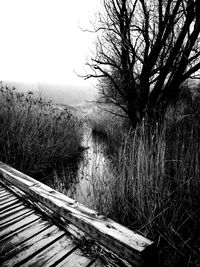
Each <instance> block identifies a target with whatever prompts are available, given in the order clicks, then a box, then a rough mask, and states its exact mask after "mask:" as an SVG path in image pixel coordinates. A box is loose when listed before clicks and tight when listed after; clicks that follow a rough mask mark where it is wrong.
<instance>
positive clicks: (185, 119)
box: [93, 102, 200, 266]
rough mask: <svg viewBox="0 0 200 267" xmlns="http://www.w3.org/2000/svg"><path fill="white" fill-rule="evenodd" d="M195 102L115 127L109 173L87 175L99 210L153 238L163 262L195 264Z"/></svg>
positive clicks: (199, 161) (198, 167)
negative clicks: (156, 119)
mask: <svg viewBox="0 0 200 267" xmlns="http://www.w3.org/2000/svg"><path fill="white" fill-rule="evenodd" d="M198 106H199V105H198V104H197V103H196V102H193V103H192V102H191V103H190V105H186V104H183V103H181V104H180V105H179V109H175V108H173V107H170V108H169V110H168V112H167V116H166V119H165V122H164V123H163V124H162V125H158V124H157V123H151V125H149V124H148V123H147V122H146V120H144V121H143V122H142V123H141V124H140V125H138V127H137V128H136V129H135V131H134V132H133V131H130V132H129V133H128V132H126V135H124V134H125V133H124V130H123V129H121V131H122V132H123V135H124V137H123V142H121V143H123V145H119V146H118V149H119V151H118V157H117V159H116V155H115V168H113V170H112V175H111V174H110V175H109V173H107V174H105V175H107V178H106V179H101V180H100V181H99V180H98V181H97V180H95V179H94V180H93V183H94V188H95V202H96V208H97V209H99V212H104V213H106V215H108V216H110V217H111V218H113V219H114V220H116V221H118V222H119V223H122V224H124V225H127V226H128V227H129V228H131V229H134V230H136V229H137V230H138V231H139V232H141V233H142V234H143V235H146V236H148V237H149V238H151V239H153V240H154V241H155V242H156V243H157V246H158V247H159V251H160V253H159V257H160V261H161V262H162V263H163V265H164V266H200V252H199V245H200V239H199V235H200V226H199V225H200V209H199V203H200V178H199V177H200V109H199V108H198ZM177 110H179V111H177ZM101 123H102V121H101ZM105 125H109V127H113V126H112V124H108V123H106V124H105ZM115 129H117V128H113V131H115ZM104 131H106V126H105V127H104ZM108 131H109V132H111V131H110V129H109V130H108ZM116 135H119V129H117V132H116ZM120 135H121V136H122V134H120ZM113 138H115V136H114V137H113ZM102 196H103V201H102Z"/></svg>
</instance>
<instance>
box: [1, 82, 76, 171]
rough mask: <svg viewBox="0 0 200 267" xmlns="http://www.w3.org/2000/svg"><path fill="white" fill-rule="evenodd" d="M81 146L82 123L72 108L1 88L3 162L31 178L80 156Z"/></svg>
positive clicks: (14, 90) (12, 89)
mask: <svg viewBox="0 0 200 267" xmlns="http://www.w3.org/2000/svg"><path fill="white" fill-rule="evenodd" d="M80 142H81V128H80V123H79V122H77V120H76V118H75V117H74V116H73V115H72V113H71V112H70V109H69V108H68V107H66V108H59V107H57V106H55V105H54V104H53V103H52V102H46V101H45V100H43V99H42V98H41V97H35V96H34V95H33V93H32V92H28V93H27V94H24V93H20V92H18V91H17V90H16V89H15V88H8V87H6V86H3V85H2V86H1V88H0V151H1V153H0V160H1V161H3V162H5V163H8V164H10V165H12V166H14V167H16V168H18V169H20V170H21V171H24V172H26V173H28V174H34V173H42V172H45V171H46V170H47V169H48V168H54V167H55V166H56V165H58V164H62V163H63V162H65V161H66V160H68V159H69V158H71V157H74V156H76V154H77V153H78V149H79V146H80Z"/></svg>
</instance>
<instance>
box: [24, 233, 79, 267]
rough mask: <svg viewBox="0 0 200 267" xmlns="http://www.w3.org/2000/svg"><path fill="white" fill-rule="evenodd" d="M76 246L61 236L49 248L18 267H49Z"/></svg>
mask: <svg viewBox="0 0 200 267" xmlns="http://www.w3.org/2000/svg"><path fill="white" fill-rule="evenodd" d="M76 248H77V246H76V245H75V244H74V242H73V240H72V239H71V238H69V237H68V236H66V235H65V236H63V237H62V238H60V239H59V240H57V241H56V242H55V243H53V244H52V245H51V246H49V247H47V248H46V249H44V250H43V251H41V252H40V253H38V254H37V255H35V256H34V257H32V258H31V259H30V260H29V261H27V262H25V263H24V264H22V265H20V267H29V266H30V267H31V266H37V267H40V266H41V267H43V266H45V267H50V266H54V265H56V264H57V263H58V262H59V261H60V260H61V259H62V258H63V257H66V256H67V255H68V254H70V253H71V252H73V251H74V250H75V249H76Z"/></svg>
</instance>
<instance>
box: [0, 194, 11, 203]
mask: <svg viewBox="0 0 200 267" xmlns="http://www.w3.org/2000/svg"><path fill="white" fill-rule="evenodd" d="M12 196H13V195H12V194H10V193H8V194H7V195H5V196H2V197H1V196H0V202H1V201H3V200H4V199H7V198H9V197H12Z"/></svg>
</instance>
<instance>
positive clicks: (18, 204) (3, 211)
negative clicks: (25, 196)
mask: <svg viewBox="0 0 200 267" xmlns="http://www.w3.org/2000/svg"><path fill="white" fill-rule="evenodd" d="M21 205H22V204H21V202H20V201H19V202H17V203H16V204H14V205H11V206H9V207H7V208H6V209H3V210H1V211H0V215H2V214H4V213H5V212H8V211H10V210H12V209H15V208H16V207H18V206H21Z"/></svg>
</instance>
